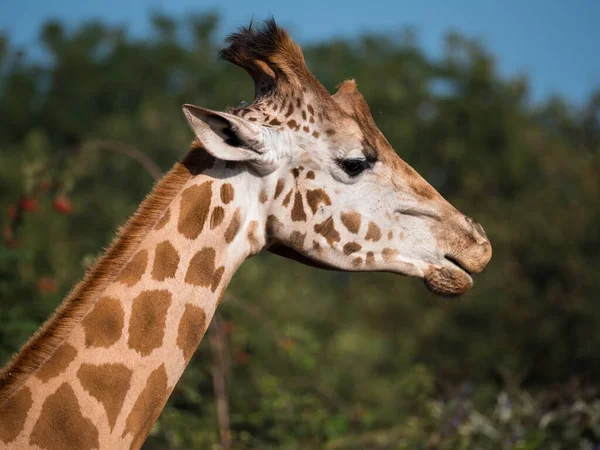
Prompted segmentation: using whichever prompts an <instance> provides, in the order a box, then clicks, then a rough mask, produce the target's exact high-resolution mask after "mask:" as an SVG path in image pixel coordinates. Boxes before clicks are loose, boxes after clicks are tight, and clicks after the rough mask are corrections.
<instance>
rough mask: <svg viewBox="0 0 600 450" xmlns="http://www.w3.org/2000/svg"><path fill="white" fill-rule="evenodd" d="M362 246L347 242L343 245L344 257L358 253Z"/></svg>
mask: <svg viewBox="0 0 600 450" xmlns="http://www.w3.org/2000/svg"><path fill="white" fill-rule="evenodd" d="M361 248H362V246H361V245H360V244H359V243H358V242H348V243H347V244H346V245H344V255H351V254H352V253H354V252H357V251H359V250H360V249H361Z"/></svg>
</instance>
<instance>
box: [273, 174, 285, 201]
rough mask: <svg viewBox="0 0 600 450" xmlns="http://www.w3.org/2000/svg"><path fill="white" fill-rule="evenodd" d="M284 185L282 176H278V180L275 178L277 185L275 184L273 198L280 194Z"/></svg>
mask: <svg viewBox="0 0 600 450" xmlns="http://www.w3.org/2000/svg"><path fill="white" fill-rule="evenodd" d="M284 187H285V180H284V179H283V178H280V179H279V180H277V185H276V186H275V196H274V197H273V198H274V199H276V198H277V197H279V195H281V193H282V192H283V188H284Z"/></svg>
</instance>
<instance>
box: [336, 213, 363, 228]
mask: <svg viewBox="0 0 600 450" xmlns="http://www.w3.org/2000/svg"><path fill="white" fill-rule="evenodd" d="M340 218H341V219H342V223H343V224H344V226H345V227H346V228H347V229H348V231H349V232H351V233H354V234H357V233H358V230H360V223H361V215H360V213H358V212H356V211H351V212H349V213H344V212H343V213H341V214H340Z"/></svg>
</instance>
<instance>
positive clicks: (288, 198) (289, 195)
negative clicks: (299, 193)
mask: <svg viewBox="0 0 600 450" xmlns="http://www.w3.org/2000/svg"><path fill="white" fill-rule="evenodd" d="M293 193H294V190H293V189H290V192H288V193H287V195H286V196H285V198H284V199H283V206H285V207H287V205H289V204H290V200H291V199H292V194H293Z"/></svg>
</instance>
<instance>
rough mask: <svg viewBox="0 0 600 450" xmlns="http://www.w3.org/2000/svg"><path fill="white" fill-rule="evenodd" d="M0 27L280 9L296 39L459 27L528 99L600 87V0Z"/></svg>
mask: <svg viewBox="0 0 600 450" xmlns="http://www.w3.org/2000/svg"><path fill="white" fill-rule="evenodd" d="M2 3H3V4H2V7H1V9H0V10H1V11H2V14H0V32H4V33H7V34H8V35H9V37H10V39H11V41H12V42H14V43H16V44H19V45H24V46H28V47H32V46H35V43H36V39H37V32H38V29H39V25H40V24H41V23H43V22H44V21H45V20H48V19H50V18H57V19H62V20H63V21H65V22H66V23H67V24H68V25H70V26H75V25H77V24H78V23H80V22H81V21H84V20H89V19H102V20H104V21H106V22H109V23H113V24H120V25H127V26H128V27H129V29H130V30H131V32H132V33H133V34H136V35H140V34H143V33H146V32H147V31H148V29H149V26H148V17H149V13H150V12H151V11H161V12H166V13H169V14H173V15H175V16H177V17H183V16H184V15H185V14H188V13H190V12H194V13H199V12H202V11H206V10H212V11H217V12H219V13H220V14H221V16H222V18H223V22H222V24H223V31H230V30H231V31H232V30H233V29H234V28H235V27H237V26H240V25H245V24H247V23H248V21H249V20H250V18H251V17H253V16H254V17H255V19H263V18H266V17H267V16H269V15H271V14H272V15H274V17H275V19H277V21H278V22H280V23H281V24H283V25H285V26H287V27H289V28H290V30H291V32H292V35H293V36H294V38H296V39H297V40H298V41H300V42H311V41H315V40H319V39H325V38H328V37H331V36H353V35H356V34H357V33H359V32H362V31H377V32H386V31H389V32H396V31H398V30H400V29H401V28H402V27H403V26H406V25H410V26H412V27H414V28H415V29H416V31H417V35H418V38H419V43H420V45H421V46H422V47H423V48H424V49H425V50H426V51H427V53H428V54H430V55H431V56H434V57H435V56H436V55H439V54H440V53H441V51H442V48H443V36H444V35H445V33H446V32H448V31H449V30H456V31H459V32H461V33H463V34H466V35H467V36H470V37H477V38H479V39H480V40H481V41H482V42H483V43H484V44H485V46H486V47H487V48H488V49H489V50H491V51H492V52H493V53H494V54H495V55H496V57H497V61H498V66H499V69H500V71H501V73H502V74H504V75H507V76H512V75H517V74H527V75H528V76H529V78H530V81H531V88H532V97H533V98H532V99H533V100H534V101H540V100H543V99H544V98H547V97H548V96H549V95H551V94H552V93H558V94H561V95H563V96H565V97H567V98H568V99H569V100H570V101H571V102H573V103H575V104H582V103H583V102H584V101H585V99H586V98H587V97H588V96H589V94H590V92H591V91H592V90H593V89H594V88H600V50H599V49H598V45H599V44H600V0H570V1H567V0H562V1H561V0H521V1H518V0H413V1H410V2H408V1H403V0H395V1H393V0H381V1H375V0H361V1H354V0H346V1H340V0H300V1H295V2H290V1H287V0H277V1H275V0H264V1H250V0H229V1H227V0H225V1H213V0H204V1H202V0H101V1H94V2H91V1H86V0H61V1H56V2H53V1H48V0H2Z"/></svg>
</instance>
